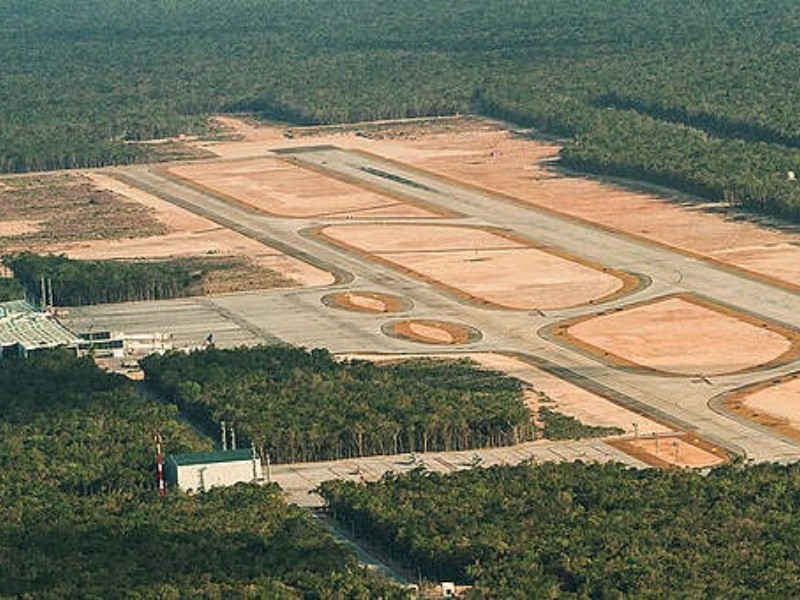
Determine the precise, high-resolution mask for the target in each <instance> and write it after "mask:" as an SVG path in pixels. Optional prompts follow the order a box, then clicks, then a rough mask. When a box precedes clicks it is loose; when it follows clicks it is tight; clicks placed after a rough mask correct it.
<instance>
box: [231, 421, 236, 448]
mask: <svg viewBox="0 0 800 600" xmlns="http://www.w3.org/2000/svg"><path fill="white" fill-rule="evenodd" d="M231 450H236V429H235V427H234V423H233V421H231Z"/></svg>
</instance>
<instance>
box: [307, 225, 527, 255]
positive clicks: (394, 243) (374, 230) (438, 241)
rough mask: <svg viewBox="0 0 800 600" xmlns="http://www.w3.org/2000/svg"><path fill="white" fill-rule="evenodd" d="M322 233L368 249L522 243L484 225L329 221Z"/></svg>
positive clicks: (471, 247)
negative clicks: (483, 226)
mask: <svg viewBox="0 0 800 600" xmlns="http://www.w3.org/2000/svg"><path fill="white" fill-rule="evenodd" d="M322 233H323V234H324V235H325V236H327V237H330V238H332V239H335V240H339V241H341V242H346V243H347V244H350V245H353V246H355V247H357V248H359V249H360V250H365V251H367V252H372V253H376V252H381V253H383V252H403V251H407V250H412V251H415V252H419V251H445V250H483V249H489V248H524V247H525V245H524V244H523V243H521V242H519V241H516V240H513V239H510V238H507V237H505V236H501V235H498V234H496V233H493V232H490V231H487V230H484V229H478V228H475V227H464V226H458V225H409V224H380V225H378V224H375V225H370V224H363V225H361V224H360V225H330V226H328V227H325V228H324V229H323V230H322Z"/></svg>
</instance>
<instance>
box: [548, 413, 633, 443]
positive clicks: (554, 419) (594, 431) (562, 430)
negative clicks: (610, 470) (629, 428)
mask: <svg viewBox="0 0 800 600" xmlns="http://www.w3.org/2000/svg"><path fill="white" fill-rule="evenodd" d="M538 416H539V421H541V423H542V426H543V428H544V431H543V437H544V438H545V439H548V440H579V439H582V438H587V437H605V436H609V435H620V434H622V433H624V430H623V429H620V428H619V427H601V426H597V425H585V424H584V423H581V422H580V421H579V420H578V419H576V418H575V417H571V416H569V415H564V414H561V413H560V412H558V411H556V410H553V409H552V408H547V407H546V406H543V407H541V408H539V413H538Z"/></svg>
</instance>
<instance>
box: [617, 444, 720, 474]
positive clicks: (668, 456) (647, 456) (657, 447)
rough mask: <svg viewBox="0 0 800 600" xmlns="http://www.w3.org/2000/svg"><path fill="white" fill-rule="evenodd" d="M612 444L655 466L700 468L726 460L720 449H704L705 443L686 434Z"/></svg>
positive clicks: (713, 465)
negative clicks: (696, 441) (692, 440)
mask: <svg viewBox="0 0 800 600" xmlns="http://www.w3.org/2000/svg"><path fill="white" fill-rule="evenodd" d="M612 445H613V446H615V447H617V448H619V449H621V450H623V451H625V452H628V453H629V454H632V455H633V456H635V457H637V458H641V459H642V460H644V461H645V462H649V463H651V464H654V465H656V466H672V467H682V468H694V469H702V468H706V467H715V466H718V465H721V464H724V463H725V462H727V458H726V455H725V454H724V452H723V451H722V450H721V449H719V448H718V449H717V452H712V451H711V448H713V446H711V447H709V448H708V449H706V448H704V447H703V446H705V445H707V444H703V443H701V442H700V440H698V444H695V443H692V442H690V441H689V440H687V439H686V436H654V437H640V438H638V439H628V440H624V441H623V440H619V441H616V442H612Z"/></svg>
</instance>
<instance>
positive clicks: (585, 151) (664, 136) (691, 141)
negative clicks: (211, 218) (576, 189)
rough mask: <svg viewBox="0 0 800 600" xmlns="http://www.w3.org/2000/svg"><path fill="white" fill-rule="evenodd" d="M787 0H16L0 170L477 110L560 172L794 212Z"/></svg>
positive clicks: (795, 134) (792, 26) (2, 90)
mask: <svg viewBox="0 0 800 600" xmlns="http://www.w3.org/2000/svg"><path fill="white" fill-rule="evenodd" d="M794 8H795V6H794V3H793V2H792V1H791V0H763V1H759V2H752V1H750V0H689V1H687V2H682V3H680V4H676V3H675V2H674V1H672V0H651V1H649V2H646V3H641V2H633V1H632V0H567V1H564V0H524V1H522V2H520V1H518V0H496V1H494V2H491V3H486V2H484V1H482V0H442V1H439V2H436V3H433V4H432V3H429V2H422V1H421V0H401V1H388V0H379V1H376V2H349V3H344V4H343V3H341V2H337V1H335V0H302V1H294V2H284V1H282V0H230V1H229V2H226V3H225V4H224V5H220V4H219V3H218V2H213V1H212V0H195V1H193V2H191V3H176V2H167V1H149V0H148V1H145V0H138V1H134V2H130V1H123V0H108V1H106V2H99V1H96V0H91V1H88V2H81V3H74V2H66V1H65V0H30V1H25V2H23V1H21V0H10V1H8V2H5V3H3V5H2V6H0V62H1V63H2V64H3V69H2V71H0V105H2V106H3V108H4V110H3V111H2V113H1V114H0V172H4V171H6V172H7V171H30V170H39V169H54V168H65V167H66V168H70V167H79V166H97V165H102V164H109V163H127V162H134V161H141V160H148V159H152V158H153V152H154V149H155V148H157V146H142V145H137V144H136V143H134V142H137V141H139V140H144V139H148V138H157V137H165V136H172V135H175V134H178V133H182V132H190V133H191V132H194V133H207V132H208V127H209V126H208V122H207V116H208V115H210V114H214V113H224V112H248V113H254V114H256V115H259V116H261V117H263V118H267V119H280V120H287V121H291V122H293V123H333V122H342V121H356V120H366V119H379V118H396V117H409V116H419V115H440V114H450V113H455V112H462V113H463V112H467V111H477V112H480V113H483V114H488V115H492V116H498V117H503V118H508V119H510V120H512V121H514V122H516V123H520V124H523V125H530V126H534V127H536V128H538V129H540V130H543V131H545V132H547V133H551V134H556V135H564V136H567V137H569V138H570V140H569V143H568V145H567V148H566V149H565V151H564V163H565V164H566V165H567V166H570V167H572V168H577V169H581V170H586V171H591V172H595V173H601V174H611V175H618V176H624V177H633V178H637V179H646V180H650V181H654V182H657V183H664V184H668V185H670V186H674V187H677V188H680V189H682V190H685V191H688V192H692V193H697V194H701V195H704V196H706V197H709V198H712V199H718V200H727V201H730V202H733V203H735V204H738V205H742V206H745V207H747V208H750V209H753V210H758V211H762V212H769V213H773V214H780V215H783V216H787V217H791V218H795V219H796V218H798V216H799V215H800V208H799V207H800V191H798V186H797V185H795V184H796V183H797V182H794V181H790V180H789V178H788V177H787V173H788V172H789V171H795V172H800V151H799V150H798V144H800V119H798V118H797V111H796V108H795V107H796V106H797V104H798V100H799V99H800V82H798V80H797V78H796V77H795V73H794V70H793V69H792V68H791V67H790V65H793V64H797V63H798V59H800V46H798V44H797V43H796V32H797V30H798V27H800V15H798V13H797V11H796V10H794Z"/></svg>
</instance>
